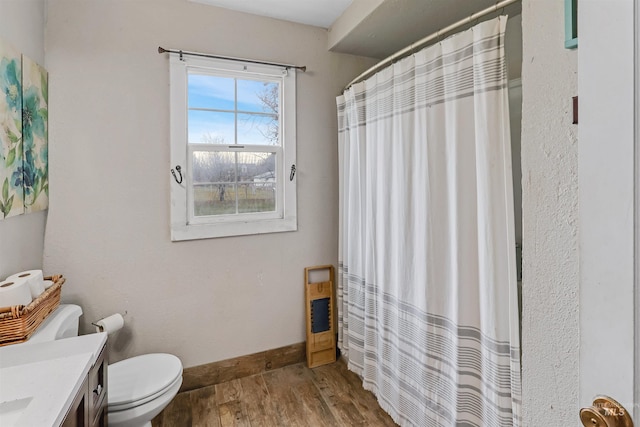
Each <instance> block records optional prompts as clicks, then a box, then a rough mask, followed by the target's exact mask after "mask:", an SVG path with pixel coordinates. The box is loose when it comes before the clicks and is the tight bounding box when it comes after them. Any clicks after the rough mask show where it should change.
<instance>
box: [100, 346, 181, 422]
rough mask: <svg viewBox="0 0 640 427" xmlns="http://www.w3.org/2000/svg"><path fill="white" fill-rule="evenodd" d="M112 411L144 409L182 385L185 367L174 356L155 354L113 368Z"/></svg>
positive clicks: (110, 384) (110, 380)
mask: <svg viewBox="0 0 640 427" xmlns="http://www.w3.org/2000/svg"><path fill="white" fill-rule="evenodd" d="M107 374H108V383H107V384H108V394H107V396H108V410H109V412H113V411H124V410H126V409H130V408H133V407H136V406H140V405H143V404H145V403H147V402H150V401H152V400H153V399H155V398H157V397H158V396H160V395H162V394H164V393H165V392H166V391H167V390H168V389H170V388H172V387H175V383H176V382H177V381H180V382H182V363H181V362H180V359H178V358H177V357H176V356H174V355H172V354H164V353H154V354H143V355H141V356H136V357H132V358H130V359H126V360H123V361H121V362H117V363H114V364H113V365H109V367H108V370H107Z"/></svg>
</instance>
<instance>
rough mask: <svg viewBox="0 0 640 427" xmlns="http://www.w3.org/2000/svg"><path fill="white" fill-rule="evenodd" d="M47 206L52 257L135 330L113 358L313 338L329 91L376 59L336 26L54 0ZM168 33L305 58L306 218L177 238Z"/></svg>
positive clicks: (209, 47) (148, 4) (92, 314)
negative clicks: (307, 298) (355, 50)
mask: <svg viewBox="0 0 640 427" xmlns="http://www.w3.org/2000/svg"><path fill="white" fill-rule="evenodd" d="M49 5H50V6H49V11H48V13H49V16H48V25H47V31H46V51H47V64H48V68H49V72H50V75H51V82H50V91H51V93H50V97H49V98H50V102H51V118H50V120H51V124H50V139H51V150H50V159H51V193H50V196H51V209H50V214H49V226H48V230H47V234H46V242H45V255H44V259H45V267H46V268H47V270H51V271H59V272H63V273H64V274H65V275H66V276H67V279H68V280H67V284H66V285H65V289H64V291H63V300H64V301H68V302H76V303H79V304H81V305H82V307H83V308H84V311H85V316H84V319H83V325H84V328H83V329H84V330H85V331H87V330H89V327H88V326H89V325H88V324H89V322H90V321H93V320H96V319H99V318H101V317H103V316H106V315H109V314H112V313H114V312H120V313H125V312H126V313H127V314H126V315H125V322H126V330H124V331H123V333H120V334H119V335H118V336H117V337H116V339H115V341H114V342H113V345H112V350H114V352H113V353H112V360H114V361H115V360H118V359H119V358H122V357H125V356H130V355H134V354H140V353H147V352H154V351H163V352H170V353H174V354H176V355H178V356H179V357H180V358H181V359H182V361H183V363H184V364H185V365H186V366H193V365H197V364H202V363H207V362H212V361H216V360H222V359H226V358H230V357H235V356H240V355H245V354H250V353H254V352H257V351H262V350H266V349H271V348H276V347H280V346H284V345H289V344H292V343H298V342H302V341H304V340H305V327H304V324H305V323H304V305H303V301H304V286H303V278H304V275H303V272H304V270H303V269H304V267H306V266H312V265H318V264H334V265H335V264H336V263H337V246H338V244H337V234H338V218H337V213H338V197H337V186H338V183H337V179H338V171H337V165H338V160H337V124H336V107H335V96H336V95H338V94H339V93H340V91H341V89H342V88H343V86H344V85H345V84H346V83H348V81H349V80H350V79H351V78H353V77H354V76H355V75H357V74H358V73H359V72H360V71H362V70H364V69H365V68H367V67H368V66H370V65H371V64H372V62H373V61H372V60H370V59H364V58H357V57H353V56H349V55H343V54H334V53H329V52H327V32H326V30H323V29H320V28H316V27H310V26H304V25H299V24H293V23H288V22H284V21H278V20H274V19H268V18H262V17H258V16H254V15H248V14H243V13H238V12H232V11H229V10H225V9H217V8H213V7H209V6H205V5H202V4H199V3H193V2H188V1H186V0H155V1H151V0H149V1H127V0H112V1H108V2H104V1H96V0H87V1H81V2H79V1H75V0H56V1H51V2H50V3H49ZM158 46H163V47H166V48H177V49H183V50H192V51H201V52H212V53H217V54H221V55H229V56H236V57H245V58H257V59H265V60H271V61H280V62H285V63H294V64H300V65H306V66H307V67H308V72H307V73H300V74H298V87H297V102H298V110H297V125H298V132H297V149H298V151H297V158H298V164H297V170H298V172H297V175H296V179H297V180H298V221H299V229H298V231H297V232H289V233H276V234H267V235H259V236H245V237H231V238H220V239H208V240H199V241H187V242H175V243H172V242H171V241H170V237H169V184H170V180H171V179H172V178H171V176H170V173H169V169H170V164H169V63H168V58H167V56H166V55H159V54H158V53H157V48H158Z"/></svg>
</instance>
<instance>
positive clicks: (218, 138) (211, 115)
mask: <svg viewBox="0 0 640 427" xmlns="http://www.w3.org/2000/svg"><path fill="white" fill-rule="evenodd" d="M234 122H235V114H234V113H220V112H212V111H199V110H189V135H188V137H189V143H190V144H197V143H205V144H229V145H230V144H234V143H235V124H234Z"/></svg>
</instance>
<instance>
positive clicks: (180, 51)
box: [158, 46, 307, 73]
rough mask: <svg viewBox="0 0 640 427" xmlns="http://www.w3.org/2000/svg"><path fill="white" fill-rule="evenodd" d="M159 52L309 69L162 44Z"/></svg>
mask: <svg viewBox="0 0 640 427" xmlns="http://www.w3.org/2000/svg"><path fill="white" fill-rule="evenodd" d="M158 53H177V54H179V55H180V57H182V55H188V56H199V57H202V58H215V59H227V60H229V61H238V62H249V63H251V64H261V65H273V66H276V67H283V68H287V69H288V68H295V69H296V70H300V71H302V72H303V73H304V72H306V71H307V66H306V65H302V66H301V65H291V64H280V63H277V62H266V61H256V60H254V59H244V58H234V57H232V56H221V55H210V54H208V53H199V52H189V51H186V50H171V49H165V48H163V47H161V46H158Z"/></svg>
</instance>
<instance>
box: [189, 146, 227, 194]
mask: <svg viewBox="0 0 640 427" xmlns="http://www.w3.org/2000/svg"><path fill="white" fill-rule="evenodd" d="M191 169H192V174H191V180H192V182H193V183H194V186H195V185H196V184H205V183H207V184H209V183H223V182H235V181H236V156H235V153H229V152H224V151H223V152H218V151H194V152H193V159H192V167H191Z"/></svg>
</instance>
